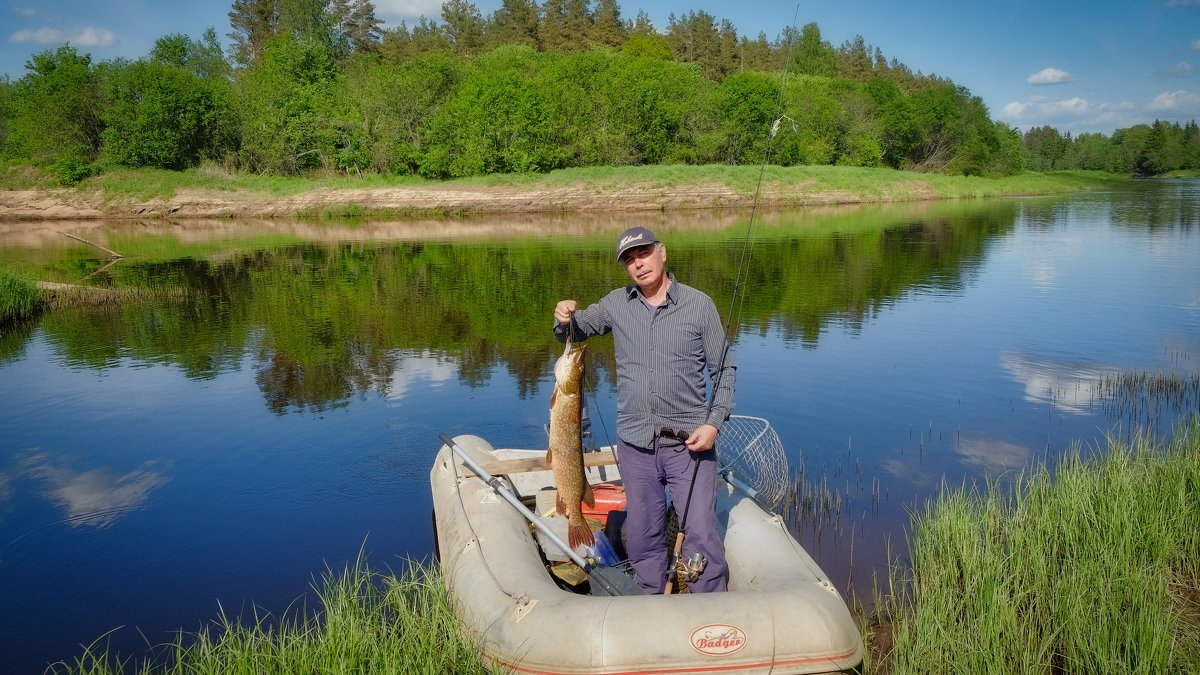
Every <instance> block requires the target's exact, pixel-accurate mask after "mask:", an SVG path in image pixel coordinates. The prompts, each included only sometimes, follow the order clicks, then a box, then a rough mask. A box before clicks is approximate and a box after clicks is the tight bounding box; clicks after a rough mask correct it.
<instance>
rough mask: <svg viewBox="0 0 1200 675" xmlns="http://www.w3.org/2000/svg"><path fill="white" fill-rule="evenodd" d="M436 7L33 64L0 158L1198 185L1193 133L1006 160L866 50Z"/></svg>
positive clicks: (250, 9)
mask: <svg viewBox="0 0 1200 675" xmlns="http://www.w3.org/2000/svg"><path fill="white" fill-rule="evenodd" d="M441 9H442V11H441V18H442V21H440V22H439V21H437V20H434V19H429V18H427V17H422V18H421V19H420V21H419V22H418V23H417V24H416V25H414V26H412V27H411V28H410V27H409V26H407V25H405V24H401V25H400V26H398V27H396V28H394V29H390V30H388V31H385V32H383V33H382V35H381V33H380V30H379V26H380V23H379V21H378V19H376V18H375V15H374V5H373V3H372V2H371V1H370V0H235V2H234V3H233V6H232V8H231V11H230V13H229V15H230V23H231V27H232V29H233V32H232V33H230V37H231V38H232V40H233V42H232V48H231V54H232V58H233V59H234V61H235V62H236V63H237V64H238V65H239V66H240V68H238V69H237V70H236V71H231V70H230V65H229V63H228V62H226V61H225V59H224V56H223V54H222V52H221V45H220V43H219V41H218V40H217V37H216V33H215V31H214V30H213V29H211V28H210V29H208V30H207V31H206V32H205V33H204V35H203V37H202V38H201V39H199V40H192V39H190V38H188V37H187V36H184V35H180V34H171V35H166V36H163V37H162V38H159V39H158V40H157V41H156V42H155V45H154V47H153V49H152V50H151V51H150V53H149V54H148V55H147V57H146V59H144V60H141V61H137V62H135V63H128V62H123V61H114V62H111V63H105V64H100V65H99V66H93V65H92V64H91V61H90V59H89V58H88V57H86V56H80V55H79V54H77V53H76V52H75V50H74V49H72V48H71V47H70V46H65V47H62V48H60V49H58V50H56V51H54V52H49V51H48V52H44V53H42V54H39V55H37V56H35V57H33V58H32V59H31V61H30V64H29V69H30V73H29V74H28V75H26V76H25V77H23V78H22V79H21V80H19V81H17V82H15V83H9V82H0V144H2V152H3V156H4V157H7V158H9V159H19V160H28V161H29V162H31V163H32V164H34V165H35V166H38V167H42V168H45V169H47V170H49V171H50V173H51V174H52V175H54V176H55V177H56V178H57V179H58V180H59V181H60V182H62V183H66V184H73V183H76V182H79V181H80V180H82V179H84V178H86V177H88V176H90V175H93V174H95V173H96V172H97V170H98V168H99V167H100V166H101V164H99V163H98V162H99V160H104V161H105V162H107V163H108V164H110V165H114V164H119V165H127V166H160V167H174V168H180V167H187V166H194V165H195V164H196V163H197V162H199V161H203V160H204V159H206V158H212V159H219V160H220V161H222V162H223V163H224V164H225V166H226V167H228V168H230V169H235V170H236V169H240V170H244V171H250V172H266V173H272V174H276V175H300V174H307V173H311V172H326V173H333V172H336V173H343V174H349V175H355V176H362V175H364V174H368V173H382V174H413V173H419V174H421V175H424V176H428V177H435V178H447V177H465V176H473V175H487V174H495V173H506V172H518V173H522V172H545V171H550V170H554V169H558V168H565V167H581V166H597V165H608V166H623V165H636V164H656V163H690V164H707V163H713V162H720V163H725V164H731V165H732V164H753V163H758V162H760V161H762V159H763V157H765V151H766V147H767V145H768V131H769V130H770V129H771V128H772V125H773V123H774V122H775V120H784V116H786V118H787V121H789V122H790V121H791V120H794V121H795V123H794V127H793V126H792V125H791V124H786V125H782V129H783V130H784V133H781V134H779V135H778V136H777V137H776V138H774V139H770V140H771V158H770V161H772V162H774V163H779V164H782V165H797V164H832V165H843V166H864V167H874V166H886V167H891V168H894V169H914V170H919V171H925V172H937V173H951V174H959V175H969V176H973V175H996V174H1012V173H1016V172H1020V171H1023V170H1025V168H1026V167H1027V166H1028V167H1032V168H1035V169H1039V170H1061V169H1075V168H1080V169H1090V170H1105V171H1113V172H1119V173H1128V174H1136V175H1159V174H1163V173H1166V172H1169V171H1171V170H1176V169H1184V170H1186V169H1196V168H1200V133H1197V130H1196V125H1195V124H1194V122H1193V123H1190V124H1189V125H1187V126H1185V127H1180V126H1179V125H1177V124H1167V123H1159V122H1156V123H1155V124H1153V125H1139V126H1138V127H1133V128H1130V129H1122V130H1118V131H1117V132H1115V133H1114V134H1113V136H1112V138H1111V139H1106V138H1103V137H1098V136H1096V135H1087V134H1085V135H1081V136H1080V138H1078V139H1074V140H1073V139H1071V137H1070V136H1069V135H1067V136H1064V135H1062V134H1060V133H1059V132H1057V131H1055V130H1053V129H1050V128H1049V127H1042V128H1038V129H1032V130H1030V131H1029V132H1027V133H1026V134H1025V135H1024V136H1023V137H1021V136H1020V135H1018V138H1017V140H1018V141H1020V142H1016V143H1014V137H1013V135H1014V133H1015V132H1014V131H1013V130H1012V129H1011V128H1010V127H1008V126H1006V125H1002V124H996V123H994V122H993V121H992V120H991V119H990V116H989V112H988V110H987V108H986V106H984V104H983V102H982V101H981V100H980V99H979V98H978V97H976V96H973V95H971V93H970V92H969V91H968V90H967V89H966V88H964V87H961V86H958V85H955V84H954V83H953V82H951V81H949V80H945V79H942V78H938V77H935V76H925V75H914V74H913V73H912V72H911V71H910V70H909V69H908V68H906V67H905V66H904V65H903V64H901V63H898V62H897V61H896V60H895V59H893V60H892V61H891V62H888V61H886V60H885V59H884V57H883V54H882V53H881V52H880V50H879V49H877V48H872V47H871V46H870V45H868V44H867V43H866V42H865V41H864V40H863V38H862V37H861V36H855V38H854V39H853V40H850V41H847V42H845V43H843V45H842V46H841V47H840V48H838V49H835V48H834V47H833V46H831V45H830V44H829V43H828V42H826V41H824V40H823V39H822V37H821V32H820V29H819V28H818V27H817V25H816V24H813V23H810V24H808V25H806V26H804V27H803V29H801V30H799V31H797V30H794V29H791V28H788V29H785V30H784V31H783V33H782V35H781V36H780V38H779V39H778V40H777V41H776V42H774V43H772V42H769V41H768V40H767V37H766V36H765V35H763V34H760V35H759V36H758V38H757V39H756V40H750V39H748V38H746V37H744V36H743V37H741V38H739V36H738V35H737V31H736V29H735V28H734V27H733V25H732V24H731V23H729V22H728V21H727V20H719V19H718V18H717V17H715V16H713V15H711V14H708V13H706V12H703V11H690V12H687V13H685V14H682V15H679V16H676V15H672V16H671V17H670V18H669V25H668V27H667V30H666V31H664V32H663V33H661V34H660V33H659V32H658V31H656V30H655V28H654V26H653V24H652V23H651V22H650V20H649V18H648V17H647V16H646V15H645V13H644V12H643V13H640V14H639V15H638V17H637V18H636V19H634V20H631V21H630V20H623V19H621V18H620V7H619V5H618V4H617V3H616V2H612V1H611V0H599V1H598V2H589V0H547V1H546V2H544V3H540V4H539V3H536V2H534V1H533V0H503V1H502V3H501V6H500V7H498V8H497V9H496V10H495V12H494V13H493V14H492V15H491V16H484V15H483V14H482V13H481V12H480V11H479V10H478V8H477V7H476V6H475V4H474V3H473V2H471V0H452V1H451V2H447V3H444V4H443V5H442V8H441ZM785 61H786V62H787V63H786V70H787V72H786V74H783V75H781V74H780V72H779V71H780V70H781V69H784V67H785ZM779 88H782V89H783V96H782V98H780V97H778V96H774V97H772V96H771V89H776V90H777V89H779ZM774 101H781V102H782V106H780V105H778V104H776V103H774ZM789 128H790V130H789ZM1055 137H1057V138H1055ZM1027 155H1031V158H1030V157H1027Z"/></svg>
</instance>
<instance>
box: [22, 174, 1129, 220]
mask: <svg viewBox="0 0 1200 675" xmlns="http://www.w3.org/2000/svg"><path fill="white" fill-rule="evenodd" d="M760 177H761V184H760ZM1126 180H1127V179H1126V178H1123V177H1119V176H1114V175H1111V174H1105V173H1099V172H1083V171H1074V172H1055V173H1033V172H1027V173H1023V174H1020V175H1016V176H1003V177H995V178H989V177H979V176H944V175H939V174H929V173H916V172H911V171H895V170H892V169H880V168H862V167H842V166H796V167H779V166H767V167H760V166H725V165H709V166H685V165H676V166H629V167H594V168H580V169H564V170H559V171H551V172H549V173H545V174H503V175H491V176H481V177H477V178H468V179H461V180H456V181H444V182H439V181H430V180H425V179H421V178H417V177H413V176H381V175H362V176H357V175H356V176H345V175H333V174H331V175H313V176H306V177H295V176H291V177H289V176H262V175H255V174H245V173H236V172H229V171H226V170H225V169H223V168H222V167H221V166H219V165H215V164H205V165H202V166H200V167H198V168H194V169H188V170H185V171H165V170H157V169H137V170H127V169H117V170H111V171H107V172H105V173H102V174H100V175H98V176H94V177H91V178H88V179H86V180H84V181H82V182H80V183H79V185H77V186H76V187H74V188H57V187H55V186H54V185H53V183H52V182H51V181H49V180H48V179H45V178H44V177H42V176H41V174H40V173H39V171H38V170H37V169H34V168H33V167H29V166H16V165H7V166H3V165H0V214H2V213H7V214H8V216H6V217H8V218H12V219H40V218H47V217H49V215H48V214H50V213H52V214H53V215H54V217H59V218H61V217H80V218H139V219H145V218H148V217H163V218H170V219H172V220H182V219H187V218H212V217H219V218H239V217H269V218H283V217H291V218H303V219H309V220H313V219H318V220H319V219H320V218H321V217H323V214H330V216H331V217H334V216H352V217H354V218H357V219H388V220H408V219H413V218H427V217H430V216H431V215H437V216H440V217H456V216H460V215H466V214H475V213H498V212H511V211H537V210H543V211H553V212H559V211H571V212H580V211H609V210H626V209H636V210H652V209H662V210H673V209H694V208H713V207H721V208H744V207H749V206H751V205H752V204H755V203H758V204H760V205H762V206H773V207H793V206H810V205H830V204H848V203H850V204H852V203H895V202H910V201H917V200H932V199H975V198H983V197H999V196H1008V195H1034V194H1058V193H1066V192H1077V191H1083V190H1093V189H1098V188H1104V187H1108V186H1111V185H1114V184H1117V183H1120V182H1124V181H1126ZM756 199H757V202H756ZM48 204H53V208H47V205H48Z"/></svg>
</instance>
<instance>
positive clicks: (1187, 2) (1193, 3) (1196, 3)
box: [1167, 0, 1200, 7]
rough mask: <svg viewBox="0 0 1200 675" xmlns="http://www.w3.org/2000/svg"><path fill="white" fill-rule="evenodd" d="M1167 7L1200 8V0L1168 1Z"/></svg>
mask: <svg viewBox="0 0 1200 675" xmlns="http://www.w3.org/2000/svg"><path fill="white" fill-rule="evenodd" d="M1167 7H1200V0H1167Z"/></svg>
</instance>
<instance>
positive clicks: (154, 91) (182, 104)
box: [103, 45, 235, 169]
mask: <svg viewBox="0 0 1200 675" xmlns="http://www.w3.org/2000/svg"><path fill="white" fill-rule="evenodd" d="M163 46H165V45H163ZM164 57H170V55H164ZM185 61H186V59H185ZM106 75H107V76H106V78H105V84H106V86H107V93H108V97H107V98H108V107H107V109H106V111H105V122H106V124H105V128H104V133H103V140H104V154H105V156H106V157H107V158H108V159H109V160H111V161H112V162H115V163H117V164H122V165H124V166H131V167H138V166H149V167H159V168H164V169H183V168H185V167H190V166H196V165H197V164H198V163H199V162H200V160H201V159H205V158H215V157H218V156H219V154H220V153H221V151H222V150H223V149H225V148H229V147H231V146H232V145H233V142H232V140H231V139H232V136H233V133H234V119H235V117H234V112H233V105H232V102H231V100H230V94H229V91H228V85H226V84H225V83H224V82H223V81H220V80H215V79H201V78H200V77H199V76H197V75H194V74H193V73H192V72H190V71H188V70H185V69H184V68H183V67H182V66H176V65H169V64H166V63H162V62H158V61H138V62H136V63H132V64H117V65H115V66H113V67H110V68H109V69H108V70H107V73H106Z"/></svg>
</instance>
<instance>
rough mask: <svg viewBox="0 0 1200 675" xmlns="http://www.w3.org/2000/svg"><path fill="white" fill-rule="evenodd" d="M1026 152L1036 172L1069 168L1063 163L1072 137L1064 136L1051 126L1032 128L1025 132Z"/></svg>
mask: <svg viewBox="0 0 1200 675" xmlns="http://www.w3.org/2000/svg"><path fill="white" fill-rule="evenodd" d="M1023 142H1024V144H1025V151H1026V152H1027V153H1029V162H1030V167H1031V168H1032V169H1034V170H1035V171H1054V170H1056V169H1065V168H1068V167H1067V166H1066V164H1065V163H1064V161H1063V158H1064V157H1065V156H1066V154H1067V148H1068V147H1070V145H1071V138H1070V136H1063V135H1062V134H1061V133H1059V131H1058V129H1055V128H1053V127H1050V126H1040V127H1032V128H1030V129H1029V130H1028V131H1026V132H1025V136H1024V139H1023Z"/></svg>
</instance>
